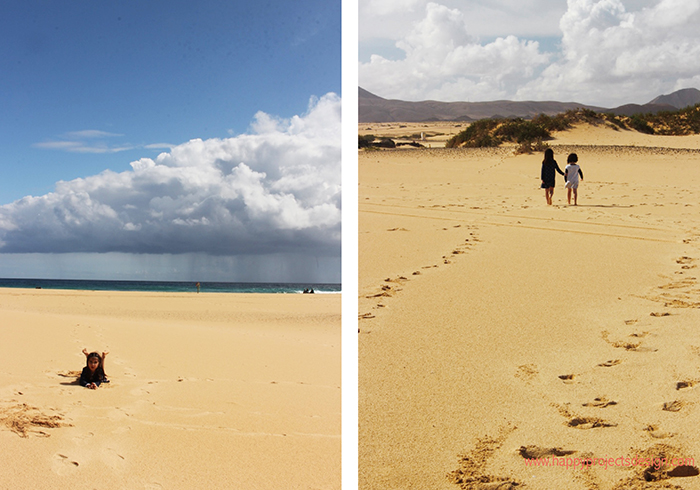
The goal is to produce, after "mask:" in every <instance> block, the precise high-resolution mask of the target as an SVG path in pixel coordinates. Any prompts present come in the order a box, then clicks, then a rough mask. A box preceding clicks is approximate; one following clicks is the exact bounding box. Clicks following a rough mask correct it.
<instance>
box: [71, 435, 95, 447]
mask: <svg viewBox="0 0 700 490" xmlns="http://www.w3.org/2000/svg"><path fill="white" fill-rule="evenodd" d="M94 435H95V434H93V433H92V432H87V433H85V434H82V435H79V436H75V437H74V438H73V442H74V443H76V444H77V445H78V446H82V445H84V444H87V443H88V441H89V440H90V439H91V438H92V437H93V436H94Z"/></svg>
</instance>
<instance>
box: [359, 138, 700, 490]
mask: <svg viewBox="0 0 700 490" xmlns="http://www.w3.org/2000/svg"><path fill="white" fill-rule="evenodd" d="M360 126H361V127H364V125H360ZM550 144H551V145H552V147H553V148H554V151H555V158H556V159H557V160H558V162H559V163H560V166H562V168H563V166H564V165H565V162H566V155H567V154H568V153H569V152H571V151H575V152H577V153H578V156H579V163H580V164H581V167H582V169H583V171H584V175H585V178H586V179H585V180H584V181H583V183H582V185H581V187H580V190H579V192H580V195H579V206H576V207H574V206H567V205H566V191H565V189H564V188H563V180H562V179H561V177H558V181H557V188H556V190H555V194H554V205H553V206H547V205H546V203H545V198H544V195H543V194H544V191H542V190H541V189H540V188H539V184H540V180H539V171H540V164H541V161H542V155H540V154H536V155H521V156H517V157H516V156H513V154H512V148H501V149H488V150H485V149H484V150H478V149H474V150H445V149H425V150H396V151H385V150H382V151H362V152H360V154H359V164H360V197H359V227H360V229H359V237H360V245H359V247H360V249H359V251H360V257H359V267H360V275H359V277H360V281H359V286H360V291H359V292H360V298H359V307H360V310H359V348H360V355H359V366H360V380H359V382H360V389H359V410H360V412H359V450H360V459H359V464H360V468H359V481H360V488H363V489H392V488H396V489H399V488H401V489H404V488H416V489H458V488H465V489H466V488H474V489H495V488H498V489H505V488H533V489H543V490H545V489H552V488H566V489H569V488H571V489H613V488H614V489H623V488H639V489H641V488H700V477H698V476H697V475H698V473H700V471H698V468H700V442H699V441H700V439H699V438H698V435H699V434H698V426H699V422H700V405H698V403H697V389H698V388H700V331H698V329H697V326H698V324H700V309H699V307H700V285H699V284H698V279H697V270H698V269H697V266H698V264H700V215H699V214H698V212H699V209H700V208H699V206H700V204H698V203H700V152H699V151H698V149H699V148H700V138H698V137H696V136H693V137H675V138H660V137H650V136H644V135H640V134H638V133H633V132H629V131H619V132H617V131H613V130H609V129H608V130H605V129H602V128H595V127H586V126H582V127H578V128H576V129H575V130H573V131H570V132H566V133H561V134H558V135H556V139H555V140H553V141H551V142H550ZM634 457H637V458H638V460H637V461H638V462H639V463H638V464H632V463H631V460H628V464H627V465H625V460H624V458H634ZM655 457H656V458H661V457H666V458H669V460H670V458H678V460H679V461H680V460H681V459H682V460H684V461H685V459H686V458H691V460H689V461H686V462H684V463H683V464H680V463H678V464H673V465H666V466H664V467H662V468H660V469H655V468H653V466H651V467H650V465H649V464H644V463H643V462H642V461H643V460H645V459H653V458H655ZM533 458H534V459H533ZM536 458H545V459H542V460H540V461H545V460H548V461H549V462H550V465H551V464H555V465H556V464H557V462H558V461H562V464H565V462H566V458H571V461H572V462H573V460H574V458H577V459H578V460H584V459H595V460H596V462H597V463H598V464H595V465H586V466H584V467H581V466H580V465H579V467H577V468H576V469H574V468H571V467H569V468H567V467H565V466H537V467H536V466H531V465H530V464H531V463H532V462H534V461H536V460H537V459H536ZM602 458H606V460H607V459H608V458H613V460H617V461H618V463H620V464H619V465H618V464H617V463H615V462H613V463H612V464H611V465H608V466H607V467H605V466H604V465H603V464H602V463H601V461H602ZM619 458H623V459H621V460H620V459H619ZM543 464H544V463H543Z"/></svg>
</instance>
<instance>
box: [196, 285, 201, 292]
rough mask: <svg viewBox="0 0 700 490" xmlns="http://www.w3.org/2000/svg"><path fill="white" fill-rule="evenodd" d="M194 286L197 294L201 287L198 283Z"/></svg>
mask: <svg viewBox="0 0 700 490" xmlns="http://www.w3.org/2000/svg"><path fill="white" fill-rule="evenodd" d="M195 286H197V292H199V290H200V288H201V287H202V285H201V284H199V283H197V284H195Z"/></svg>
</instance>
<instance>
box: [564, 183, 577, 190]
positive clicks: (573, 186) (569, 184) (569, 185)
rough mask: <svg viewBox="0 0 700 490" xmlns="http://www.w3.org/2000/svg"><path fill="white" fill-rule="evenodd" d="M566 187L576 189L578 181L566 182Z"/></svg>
mask: <svg viewBox="0 0 700 490" xmlns="http://www.w3.org/2000/svg"><path fill="white" fill-rule="evenodd" d="M566 188H567V189H578V182H567V183H566Z"/></svg>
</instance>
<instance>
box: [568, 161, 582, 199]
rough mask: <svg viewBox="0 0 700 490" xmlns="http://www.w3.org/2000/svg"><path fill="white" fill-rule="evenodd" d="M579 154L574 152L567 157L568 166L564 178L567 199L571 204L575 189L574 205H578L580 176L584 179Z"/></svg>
mask: <svg viewBox="0 0 700 490" xmlns="http://www.w3.org/2000/svg"><path fill="white" fill-rule="evenodd" d="M576 162H578V155H576V153H572V154H570V155H569V157H568V158H567V159H566V163H567V165H566V168H564V179H566V200H567V201H568V202H569V204H571V191H574V206H577V205H578V178H579V176H580V177H581V180H583V172H582V171H581V167H580V166H579V165H578V163H576Z"/></svg>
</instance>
